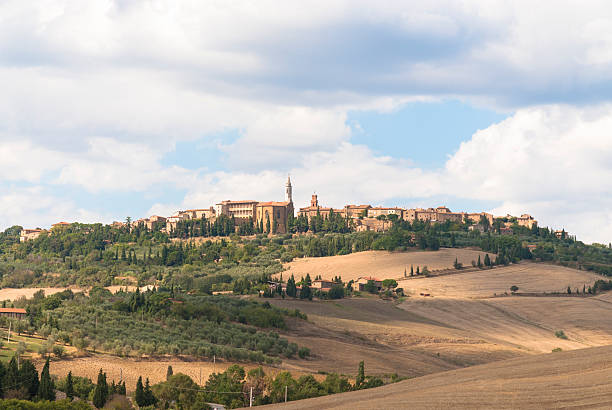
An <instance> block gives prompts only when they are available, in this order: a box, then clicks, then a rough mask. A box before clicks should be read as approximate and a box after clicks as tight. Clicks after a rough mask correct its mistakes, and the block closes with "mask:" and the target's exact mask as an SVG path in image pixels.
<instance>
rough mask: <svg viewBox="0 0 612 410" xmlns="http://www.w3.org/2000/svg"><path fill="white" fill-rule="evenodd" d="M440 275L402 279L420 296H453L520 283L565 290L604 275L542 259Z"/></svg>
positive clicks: (523, 287) (525, 287) (530, 288)
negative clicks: (553, 263) (549, 262)
mask: <svg viewBox="0 0 612 410" xmlns="http://www.w3.org/2000/svg"><path fill="white" fill-rule="evenodd" d="M457 272H458V273H456V274H452V275H444V276H439V277H435V276H433V277H429V278H426V277H417V278H410V279H407V280H401V281H399V286H400V287H401V288H403V289H404V291H405V292H407V293H408V294H411V295H416V296H418V295H419V294H420V293H430V294H431V295H432V296H446V297H453V298H474V297H488V296H493V295H494V294H498V295H500V294H503V293H505V292H508V293H510V287H511V286H512V285H516V286H518V288H519V292H527V293H531V292H535V293H540V292H549V293H550V292H565V291H566V290H567V287H568V286H570V287H571V288H572V291H574V290H575V289H576V288H579V289H580V291H582V287H583V285H585V284H586V286H587V287H588V286H589V285H590V284H593V283H594V282H595V281H596V280H597V279H602V278H603V277H602V276H599V275H596V274H594V273H591V272H586V271H581V270H576V269H570V268H564V267H562V266H555V265H546V264H541V263H531V262H522V263H519V264H516V265H509V266H504V267H498V268H494V269H484V270H479V271H470V272H465V273H460V272H461V271H457Z"/></svg>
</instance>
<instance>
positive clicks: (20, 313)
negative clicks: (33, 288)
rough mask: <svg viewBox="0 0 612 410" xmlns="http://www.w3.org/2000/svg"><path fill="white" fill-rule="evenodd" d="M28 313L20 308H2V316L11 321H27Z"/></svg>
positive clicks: (0, 314)
mask: <svg viewBox="0 0 612 410" xmlns="http://www.w3.org/2000/svg"><path fill="white" fill-rule="evenodd" d="M27 314H28V312H26V310H25V309H18V308H0V316H4V317H8V318H11V319H25V317H26V315H27Z"/></svg>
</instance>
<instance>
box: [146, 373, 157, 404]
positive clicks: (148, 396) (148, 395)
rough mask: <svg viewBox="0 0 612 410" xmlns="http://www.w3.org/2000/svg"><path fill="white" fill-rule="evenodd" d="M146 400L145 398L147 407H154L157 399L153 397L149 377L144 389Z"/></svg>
mask: <svg viewBox="0 0 612 410" xmlns="http://www.w3.org/2000/svg"><path fill="white" fill-rule="evenodd" d="M144 398H145V403H146V404H145V406H153V405H154V404H155V403H156V402H157V399H156V398H155V396H154V395H153V391H152V390H151V385H150V384H149V378H148V377H147V381H146V382H145V388H144Z"/></svg>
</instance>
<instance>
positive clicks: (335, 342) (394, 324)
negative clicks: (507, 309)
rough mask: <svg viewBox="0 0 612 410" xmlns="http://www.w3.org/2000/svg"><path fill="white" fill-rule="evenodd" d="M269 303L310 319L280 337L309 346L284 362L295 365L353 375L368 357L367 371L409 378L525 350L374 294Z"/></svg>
mask: <svg viewBox="0 0 612 410" xmlns="http://www.w3.org/2000/svg"><path fill="white" fill-rule="evenodd" d="M271 303H274V304H276V305H278V306H282V307H286V308H291V309H294V308H298V309H300V310H301V311H303V312H305V313H307V314H308V320H309V322H310V323H301V324H299V325H298V326H297V327H296V326H295V325H294V326H292V330H291V331H290V332H288V334H285V335H284V336H286V337H287V338H288V339H290V340H291V341H295V342H297V343H299V344H300V345H303V346H306V347H309V348H310V349H311V356H312V357H311V358H310V359H309V360H306V361H304V360H302V361H295V360H289V361H286V363H287V365H292V366H295V368H296V369H304V370H306V369H308V370H312V371H316V370H324V371H328V372H331V371H334V372H338V373H344V374H347V375H354V374H355V371H356V369H357V366H358V364H359V361H361V360H363V359H364V358H368V368H369V371H370V372H372V373H374V374H390V373H398V374H399V375H402V376H406V377H415V376H421V375H424V374H429V373H434V372H439V371H444V370H448V369H454V368H458V367H464V366H470V365H474V364H480V363H487V362H490V361H493V360H503V359H507V358H512V357H517V356H519V355H522V354H526V352H524V351H522V350H521V349H519V348H517V347H513V346H503V345H499V344H495V343H490V342H487V341H485V340H483V339H482V338H479V337H473V336H472V335H471V334H470V333H469V332H466V331H463V330H461V329H456V328H453V327H452V326H448V325H446V324H443V323H440V322H436V321H434V320H430V319H428V318H425V317H423V316H420V315H418V314H414V313H412V312H409V311H406V310H402V309H398V308H397V307H396V306H395V305H394V304H392V303H390V302H387V301H382V300H380V299H378V298H359V299H347V300H341V301H337V302H321V303H312V302H305V301H299V300H284V301H283V300H274V301H271Z"/></svg>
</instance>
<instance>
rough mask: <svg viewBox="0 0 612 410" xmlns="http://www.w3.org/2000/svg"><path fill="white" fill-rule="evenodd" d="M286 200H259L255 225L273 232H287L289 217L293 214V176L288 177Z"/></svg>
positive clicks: (256, 207)
mask: <svg viewBox="0 0 612 410" xmlns="http://www.w3.org/2000/svg"><path fill="white" fill-rule="evenodd" d="M285 199H286V200H285V201H284V202H274V201H270V202H259V203H257V204H256V205H255V218H254V223H255V226H261V227H263V229H264V232H268V229H267V227H268V224H269V226H270V230H269V232H272V233H287V232H288V231H289V229H288V222H289V217H290V216H293V213H294V209H293V187H292V186H291V178H290V177H287V184H286V185H285Z"/></svg>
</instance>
